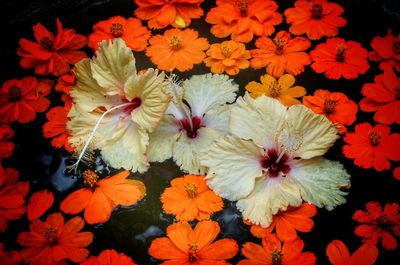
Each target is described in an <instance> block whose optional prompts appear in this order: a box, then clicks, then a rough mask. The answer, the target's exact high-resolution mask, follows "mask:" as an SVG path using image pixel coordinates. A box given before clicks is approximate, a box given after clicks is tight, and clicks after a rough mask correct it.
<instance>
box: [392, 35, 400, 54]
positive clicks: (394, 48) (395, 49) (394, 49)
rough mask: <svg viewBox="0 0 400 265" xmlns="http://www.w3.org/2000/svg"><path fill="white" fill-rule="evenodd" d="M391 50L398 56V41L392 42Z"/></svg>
mask: <svg viewBox="0 0 400 265" xmlns="http://www.w3.org/2000/svg"><path fill="white" fill-rule="evenodd" d="M392 50H393V53H394V54H396V55H397V54H400V39H396V40H395V41H393V44H392Z"/></svg>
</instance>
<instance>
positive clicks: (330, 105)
mask: <svg viewBox="0 0 400 265" xmlns="http://www.w3.org/2000/svg"><path fill="white" fill-rule="evenodd" d="M337 104H338V102H337V101H336V100H333V99H327V100H325V102H324V111H325V113H326V114H332V113H333V112H334V111H335V108H336V106H337Z"/></svg>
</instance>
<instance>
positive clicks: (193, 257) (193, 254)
mask: <svg viewBox="0 0 400 265" xmlns="http://www.w3.org/2000/svg"><path fill="white" fill-rule="evenodd" d="M188 247H189V251H188V252H189V253H188V254H189V262H190V263H191V264H192V263H195V262H196V261H197V260H198V257H197V253H198V252H199V248H198V246H197V245H196V244H195V243H189V244H188Z"/></svg>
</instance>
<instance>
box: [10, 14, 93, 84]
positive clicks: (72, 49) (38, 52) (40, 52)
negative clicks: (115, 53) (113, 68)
mask: <svg viewBox="0 0 400 265" xmlns="http://www.w3.org/2000/svg"><path fill="white" fill-rule="evenodd" d="M56 23H57V35H56V36H55V37H54V35H53V33H51V32H50V31H48V30H47V29H46V28H45V27H43V25H42V24H40V23H38V24H36V25H35V26H33V32H34V33H35V39H36V42H33V41H30V40H27V39H24V38H22V39H21V40H20V42H19V48H18V51H17V54H18V55H19V56H21V57H22V58H21V61H20V65H21V67H22V68H24V69H31V68H35V74H38V75H48V74H52V75H54V76H60V75H62V74H65V73H67V72H68V71H69V64H76V63H77V62H79V61H80V60H82V59H83V58H85V57H86V54H85V53H84V52H82V51H78V49H80V48H82V47H83V46H85V44H86V41H87V40H86V37H85V36H83V35H80V34H76V33H75V30H73V29H63V28H62V25H61V22H60V21H59V20H58V19H57V21H56Z"/></svg>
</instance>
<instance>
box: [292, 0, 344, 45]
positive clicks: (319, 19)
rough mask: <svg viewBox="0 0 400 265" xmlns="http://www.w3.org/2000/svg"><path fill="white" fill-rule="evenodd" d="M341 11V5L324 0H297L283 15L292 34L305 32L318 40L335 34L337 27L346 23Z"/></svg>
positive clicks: (310, 37)
mask: <svg viewBox="0 0 400 265" xmlns="http://www.w3.org/2000/svg"><path fill="white" fill-rule="evenodd" d="M343 12H344V9H343V7H341V6H340V5H338V4H336V3H329V2H328V1H326V0H310V1H307V0H298V1H296V2H295V3H294V7H292V8H288V9H286V11H285V16H286V22H287V23H288V24H290V28H289V31H290V32H291V33H292V34H294V35H302V34H304V33H305V34H307V37H308V38H309V39H311V40H319V39H320V38H322V37H324V36H326V37H333V36H336V35H337V34H338V33H339V30H338V28H340V27H344V26H345V25H346V23H347V21H346V19H344V18H342V17H341V16H340V15H341V14H343Z"/></svg>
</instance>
